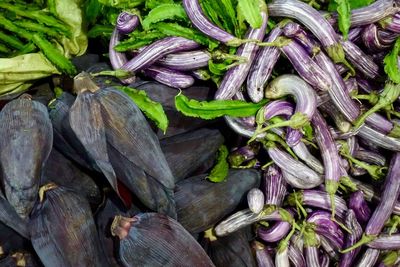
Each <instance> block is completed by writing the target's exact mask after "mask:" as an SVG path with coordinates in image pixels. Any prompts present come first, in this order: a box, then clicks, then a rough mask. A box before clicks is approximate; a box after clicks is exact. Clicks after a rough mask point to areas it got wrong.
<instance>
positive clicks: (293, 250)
mask: <svg viewBox="0 0 400 267" xmlns="http://www.w3.org/2000/svg"><path fill="white" fill-rule="evenodd" d="M294 239H295V235H293V236H292V239H291V241H290V245H289V260H290V262H291V263H292V264H293V265H294V266H298V267H306V260H305V259H304V256H303V251H302V250H300V249H299V248H298V247H297V246H296V245H295V244H294V242H293V241H294Z"/></svg>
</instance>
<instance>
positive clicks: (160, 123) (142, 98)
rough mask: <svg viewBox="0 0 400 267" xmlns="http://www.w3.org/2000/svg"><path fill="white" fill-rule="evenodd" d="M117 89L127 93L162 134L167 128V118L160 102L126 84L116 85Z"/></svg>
mask: <svg viewBox="0 0 400 267" xmlns="http://www.w3.org/2000/svg"><path fill="white" fill-rule="evenodd" d="M116 88H117V89H118V90H120V91H121V92H124V93H125V94H127V95H128V96H129V97H130V98H131V99H132V100H133V102H135V104H136V105H137V106H138V107H139V108H140V110H141V111H143V113H144V114H145V115H146V116H147V117H148V118H149V119H150V120H152V121H154V122H155V124H156V125H157V127H158V128H160V129H161V130H162V131H163V132H164V134H165V132H166V131H167V128H168V118H167V115H166V114H165V112H164V109H163V107H162V106H161V104H160V103H157V102H155V101H153V100H151V99H150V98H149V97H148V96H147V94H146V92H145V91H143V90H137V89H134V88H131V87H127V86H116Z"/></svg>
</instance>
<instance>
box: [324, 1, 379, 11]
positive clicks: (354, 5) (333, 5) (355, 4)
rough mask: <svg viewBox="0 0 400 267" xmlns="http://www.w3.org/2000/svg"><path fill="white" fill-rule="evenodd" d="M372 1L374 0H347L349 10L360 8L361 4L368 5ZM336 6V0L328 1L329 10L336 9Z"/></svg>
mask: <svg viewBox="0 0 400 267" xmlns="http://www.w3.org/2000/svg"><path fill="white" fill-rule="evenodd" d="M372 2H374V0H349V4H350V9H351V10H353V9H356V8H360V7H363V6H368V5H369V4H371V3H372ZM337 7H338V4H337V3H336V1H334V0H331V1H330V2H329V6H328V11H329V12H332V11H336V9H337Z"/></svg>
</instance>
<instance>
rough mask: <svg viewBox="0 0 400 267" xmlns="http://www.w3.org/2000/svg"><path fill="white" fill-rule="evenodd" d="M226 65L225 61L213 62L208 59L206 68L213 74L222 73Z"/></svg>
mask: <svg viewBox="0 0 400 267" xmlns="http://www.w3.org/2000/svg"><path fill="white" fill-rule="evenodd" d="M227 66H228V64H227V63H224V62H222V63H215V62H214V61H213V60H211V59H210V60H209V61H208V69H209V70H210V72H211V73H212V74H215V75H219V76H221V75H224V73H225V72H226V67H227Z"/></svg>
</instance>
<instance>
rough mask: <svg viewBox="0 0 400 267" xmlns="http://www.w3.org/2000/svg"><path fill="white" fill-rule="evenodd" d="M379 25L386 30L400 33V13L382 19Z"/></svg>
mask: <svg viewBox="0 0 400 267" xmlns="http://www.w3.org/2000/svg"><path fill="white" fill-rule="evenodd" d="M379 25H380V26H381V27H382V28H383V29H385V30H389V31H391V32H394V33H400V13H396V14H394V15H393V16H388V17H386V18H384V19H382V20H381V21H379Z"/></svg>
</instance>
